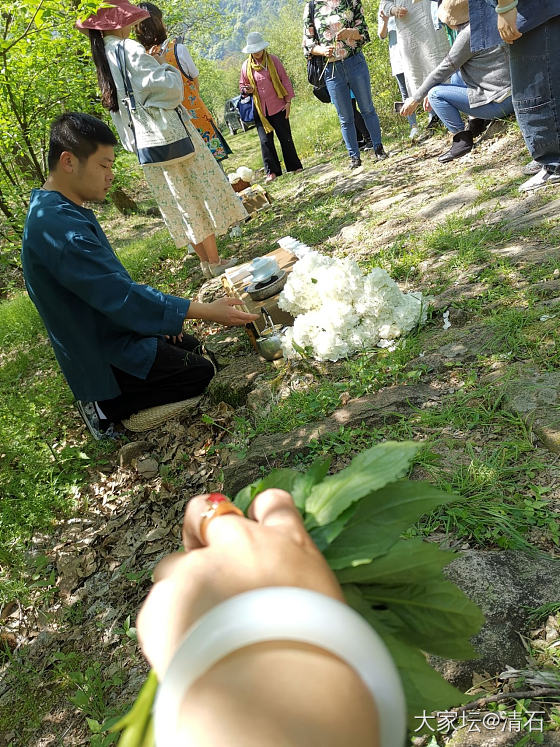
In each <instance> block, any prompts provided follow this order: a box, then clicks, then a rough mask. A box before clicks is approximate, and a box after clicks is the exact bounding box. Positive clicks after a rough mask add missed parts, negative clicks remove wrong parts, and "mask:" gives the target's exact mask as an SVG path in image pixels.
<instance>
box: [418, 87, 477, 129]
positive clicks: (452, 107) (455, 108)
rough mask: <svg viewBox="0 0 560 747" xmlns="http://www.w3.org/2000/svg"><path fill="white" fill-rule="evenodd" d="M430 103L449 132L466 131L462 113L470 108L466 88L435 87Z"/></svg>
mask: <svg viewBox="0 0 560 747" xmlns="http://www.w3.org/2000/svg"><path fill="white" fill-rule="evenodd" d="M428 101H429V102H430V106H431V107H432V110H433V111H434V112H435V113H436V114H437V116H438V117H439V118H440V119H441V121H442V122H443V124H444V125H445V126H446V127H447V129H448V130H449V132H452V133H453V134H455V133H456V132H462V130H464V129H465V123H464V122H463V120H462V118H461V111H463V109H464V108H465V107H467V108H468V102H469V99H468V96H467V90H466V88H464V87H463V86H455V85H451V83H443V84H442V85H439V86H434V87H433V88H432V89H431V90H430V92H429V93H428Z"/></svg>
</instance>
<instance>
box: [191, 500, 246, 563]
mask: <svg viewBox="0 0 560 747" xmlns="http://www.w3.org/2000/svg"><path fill="white" fill-rule="evenodd" d="M209 495H210V494H209V493H205V494H204V495H197V496H195V497H194V498H191V499H190V501H189V502H188V503H187V508H186V509H185V518H184V519H183V530H182V539H183V547H184V549H185V552H191V551H192V550H197V549H200V548H201V547H206V546H207V545H210V544H212V543H213V542H215V541H216V540H217V539H218V533H217V531H216V525H218V530H219V532H221V529H222V527H223V526H225V527H226V530H227V531H228V533H230V532H231V531H233V532H235V533H236V534H238V532H239V529H240V528H239V524H240V523H245V522H246V521H247V519H245V517H243V516H237V515H234V514H226V515H222V516H216V517H214V518H213V519H212V520H211V521H208V522H207V523H206V530H205V533H206V536H205V538H203V537H202V535H201V526H202V519H203V518H204V517H203V514H204V513H205V512H206V511H208V509H209V504H208V500H207V499H208V497H209ZM229 539H230V540H231V541H235V537H232V536H231V534H229Z"/></svg>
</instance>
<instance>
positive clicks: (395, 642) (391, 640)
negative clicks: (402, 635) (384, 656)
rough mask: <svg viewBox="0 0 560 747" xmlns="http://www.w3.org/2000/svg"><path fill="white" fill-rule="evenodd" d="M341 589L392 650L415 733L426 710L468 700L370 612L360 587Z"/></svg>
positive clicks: (410, 726)
mask: <svg viewBox="0 0 560 747" xmlns="http://www.w3.org/2000/svg"><path fill="white" fill-rule="evenodd" d="M342 590H343V592H344V595H345V597H346V600H347V602H348V604H349V605H350V606H351V607H353V608H354V609H355V610H356V611H357V612H359V613H360V614H361V615H362V617H364V618H365V619H366V620H367V621H368V622H369V623H370V625H371V626H372V627H373V628H374V629H375V630H376V632H377V633H379V635H380V636H381V638H382V639H383V642H384V643H385V645H386V646H387V648H388V649H389V653H390V654H391V657H392V658H393V661H394V662H395V666H396V667H397V669H398V670H399V674H400V677H401V682H402V686H403V689H404V694H405V697H406V707H407V712H408V723H409V728H410V729H411V730H412V731H413V730H414V729H416V728H418V726H419V725H420V723H421V722H420V721H419V720H417V719H416V718H415V716H421V715H422V713H423V712H424V711H426V713H431V712H432V711H438V710H440V711H441V710H444V709H446V708H448V707H450V706H457V705H460V704H461V703H464V702H465V701H466V700H468V698H467V697H466V696H465V695H464V694H463V693H462V692H461V691H460V690H457V688H455V687H453V686H452V685H450V684H449V683H448V682H446V681H445V680H444V679H443V677H442V676H441V675H440V674H438V672H436V671H435V670H434V669H432V667H431V666H430V665H429V664H428V662H427V660H426V657H425V655H424V654H423V653H422V652H421V651H419V650H418V649H416V648H413V647H412V646H409V645H408V644H406V643H405V642H404V641H402V640H401V639H399V638H397V637H396V636H395V635H394V634H393V632H392V630H391V629H390V628H389V627H388V626H387V625H386V624H385V623H384V621H383V616H382V615H378V614H377V611H376V610H372V609H371V606H370V604H369V603H368V601H367V600H366V599H365V598H364V596H363V594H362V592H361V590H360V588H359V587H357V586H353V585H345V586H343V587H342Z"/></svg>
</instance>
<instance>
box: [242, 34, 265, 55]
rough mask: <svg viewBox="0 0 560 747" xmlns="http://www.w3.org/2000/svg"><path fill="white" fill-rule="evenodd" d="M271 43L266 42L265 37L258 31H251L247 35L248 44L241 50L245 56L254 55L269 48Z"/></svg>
mask: <svg viewBox="0 0 560 747" xmlns="http://www.w3.org/2000/svg"><path fill="white" fill-rule="evenodd" d="M268 44H269V42H267V41H265V39H264V36H263V35H262V34H261V33H260V32H258V31H251V33H249V34H247V44H245V46H244V47H243V49H242V50H241V51H242V52H243V54H254V53H255V52H260V51H261V50H263V49H266V48H267V47H268Z"/></svg>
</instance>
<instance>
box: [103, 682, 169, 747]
mask: <svg viewBox="0 0 560 747" xmlns="http://www.w3.org/2000/svg"><path fill="white" fill-rule="evenodd" d="M157 686H158V679H157V676H156V673H155V672H154V670H153V669H152V670H150V673H149V674H148V677H147V678H146V681H145V682H144V684H143V685H142V687H141V689H140V692H139V693H138V697H137V698H136V700H135V701H134V704H133V706H132V708H131V709H130V711H128V713H126V714H125V715H124V716H123V717H122V718H121V719H120V721H117V723H116V724H113V726H111V728H110V731H111V732H115V731H122V732H123V733H122V734H121V737H120V740H119V747H141V745H143V744H144V743H145V742H144V738H145V736H146V734H149V733H151V732H150V730H151V721H152V706H153V704H154V698H155V695H156V690H157Z"/></svg>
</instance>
